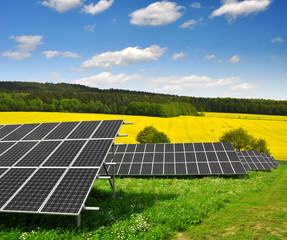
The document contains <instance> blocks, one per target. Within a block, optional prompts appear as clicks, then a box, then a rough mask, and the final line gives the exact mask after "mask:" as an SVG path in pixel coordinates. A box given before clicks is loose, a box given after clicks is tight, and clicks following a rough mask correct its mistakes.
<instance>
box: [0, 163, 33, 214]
mask: <svg viewBox="0 0 287 240" xmlns="http://www.w3.org/2000/svg"><path fill="white" fill-rule="evenodd" d="M35 170H36V169H35V168H13V169H10V170H9V171H8V172H6V173H5V174H4V175H2V177H1V178H0V180H1V181H0V189H1V191H0V209H1V210H2V207H3V205H4V204H5V203H6V201H8V200H9V198H10V197H12V196H13V194H14V193H16V191H17V190H18V189H19V188H20V187H21V185H22V184H23V183H24V182H25V181H26V180H27V179H28V178H29V177H30V176H31V174H32V173H33V172H34V171H35Z"/></svg>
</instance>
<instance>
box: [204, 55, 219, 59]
mask: <svg viewBox="0 0 287 240" xmlns="http://www.w3.org/2000/svg"><path fill="white" fill-rule="evenodd" d="M204 58H205V59H206V60H213V59H215V58H216V56H215V55H213V54H212V55H210V54H207V55H205V56H204Z"/></svg>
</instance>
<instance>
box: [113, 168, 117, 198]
mask: <svg viewBox="0 0 287 240" xmlns="http://www.w3.org/2000/svg"><path fill="white" fill-rule="evenodd" d="M115 182H116V181H115V165H114V166H113V199H114V200H115V199H116V189H115Z"/></svg>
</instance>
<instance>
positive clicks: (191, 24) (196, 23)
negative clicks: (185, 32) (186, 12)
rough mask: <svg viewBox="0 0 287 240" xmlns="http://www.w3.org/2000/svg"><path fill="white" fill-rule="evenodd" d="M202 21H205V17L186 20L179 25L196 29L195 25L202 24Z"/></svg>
mask: <svg viewBox="0 0 287 240" xmlns="http://www.w3.org/2000/svg"><path fill="white" fill-rule="evenodd" d="M202 21H203V18H200V19H199V20H198V21H197V20H194V19H191V20H188V21H186V22H184V23H183V24H181V25H180V26H179V27H180V28H189V29H194V26H196V25H202Z"/></svg>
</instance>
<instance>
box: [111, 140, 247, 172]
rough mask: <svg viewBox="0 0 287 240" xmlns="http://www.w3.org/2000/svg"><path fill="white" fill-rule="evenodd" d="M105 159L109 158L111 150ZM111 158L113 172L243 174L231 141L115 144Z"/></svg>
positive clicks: (243, 170)
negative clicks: (113, 156) (114, 166)
mask: <svg viewBox="0 0 287 240" xmlns="http://www.w3.org/2000/svg"><path fill="white" fill-rule="evenodd" d="M108 160H109V161H112V154H111V153H110V154H109V156H108V157H107V158H106V161H108ZM115 162H116V163H118V164H119V167H118V171H117V172H116V174H117V175H219V174H246V171H245V168H244V167H243V165H242V163H241V161H240V159H239V157H238V156H237V154H236V153H235V150H234V148H233V147H232V144H231V143H175V144H174V143H167V144H158V143H156V144H137V145H135V144H127V145H119V146H118V148H117V150H116V152H115ZM139 165H141V166H139ZM108 169H111V167H110V168H108ZM139 169H140V170H139Z"/></svg>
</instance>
